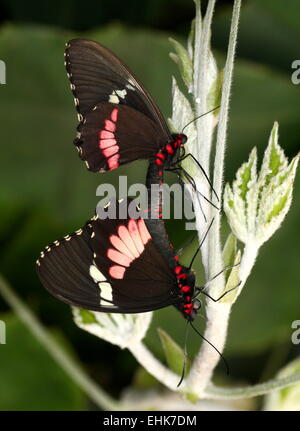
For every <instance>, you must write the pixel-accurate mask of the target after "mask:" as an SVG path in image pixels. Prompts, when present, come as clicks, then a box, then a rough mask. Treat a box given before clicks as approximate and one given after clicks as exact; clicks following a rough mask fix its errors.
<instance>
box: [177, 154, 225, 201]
mask: <svg viewBox="0 0 300 431" xmlns="http://www.w3.org/2000/svg"><path fill="white" fill-rule="evenodd" d="M188 157H191V158H192V159H193V160H194V162H195V163H196V164H197V166H198V167H199V169H200V170H201V172H202V173H203V175H204V177H205V179H206V181H207V182H208V184H209V185H210V188H211V190H212V192H213V193H214V195H215V196H216V199H217V201H218V202H219V201H220V199H219V196H218V194H217V192H216V191H215V189H214V188H213V185H212V182H211V181H210V179H209V177H208V175H207V173H206V172H205V170H204V168H203V167H202V166H201V164H200V163H199V162H198V160H197V159H196V158H195V157H194V156H193V154H191V153H188V154H185V152H184V154H183V155H182V156H181V157H180V159H179V160H178V161H177V163H181V162H182V161H183V160H185V159H187V158H188Z"/></svg>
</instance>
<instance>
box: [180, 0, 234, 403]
mask: <svg viewBox="0 0 300 431" xmlns="http://www.w3.org/2000/svg"><path fill="white" fill-rule="evenodd" d="M210 4H211V3H209V5H210ZM240 7H241V0H235V2H234V6H233V13H232V21H231V29H230V36H229V44H228V52H227V59H226V65H225V71H224V84H223V88H222V98H221V108H220V117H219V124H218V132H217V144H216V153H215V163H214V176H213V186H214V189H215V190H216V192H217V194H218V196H219V198H220V203H219V204H221V196H222V186H223V170H224V154H225V144H226V134H227V124H228V110H229V99H230V90H231V81H232V73H233V65H234V56H235V48H236V40H237V31H238V22H239V15H240ZM202 162H203V161H202V160H200V163H202ZM199 216H201V214H199V213H196V217H197V218H198V217H199ZM220 223H221V215H220V213H219V212H217V214H216V216H215V222H214V223H213V225H212V228H211V230H210V232H209V234H208V250H209V252H208V262H209V268H208V269H209V273H208V276H209V278H212V276H213V275H214V274H216V273H218V272H219V271H220V269H221V268H222V265H223V262H222V252H221V241H220ZM198 225H199V222H197V226H198ZM222 290H224V277H223V276H222V275H220V276H219V277H217V278H216V279H215V280H214V282H213V283H212V288H211V289H210V292H212V293H211V294H212V296H214V297H217V296H218V293H219V292H222ZM230 309H231V306H230V305H229V304H215V303H214V302H213V301H211V300H209V301H207V308H206V314H207V325H206V328H205V332H204V337H205V338H206V339H208V340H209V341H210V342H211V343H212V344H213V345H214V346H215V347H216V348H217V349H218V350H219V351H221V352H222V351H223V348H224V345H225V342H226V336H227V327H228V321H229V315H230ZM219 359H220V357H219V355H218V354H217V352H215V351H214V350H213V349H212V347H211V346H210V345H208V344H207V343H205V342H204V343H202V346H201V349H200V351H199V353H198V355H197V357H196V359H195V361H194V363H193V366H192V368H191V372H190V375H189V377H188V380H187V387H188V388H189V389H191V390H192V392H193V393H195V394H198V395H199V394H200V396H201V394H202V393H203V392H204V390H205V388H206V386H207V385H208V383H209V382H210V380H211V377H212V374H213V370H214V368H215V367H216V365H217V363H218V361H219Z"/></svg>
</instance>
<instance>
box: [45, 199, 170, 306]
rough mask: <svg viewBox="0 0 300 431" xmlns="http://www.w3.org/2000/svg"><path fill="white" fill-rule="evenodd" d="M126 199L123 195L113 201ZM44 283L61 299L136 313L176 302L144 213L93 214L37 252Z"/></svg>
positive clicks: (81, 304) (164, 265)
mask: <svg viewBox="0 0 300 431" xmlns="http://www.w3.org/2000/svg"><path fill="white" fill-rule="evenodd" d="M114 205H115V206H116V207H117V212H118V211H119V210H120V207H122V206H125V205H127V203H126V202H125V201H123V203H121V204H119V203H118V202H112V203H111V208H112V207H113V206H114ZM37 271H38V275H39V278H40V280H41V281H42V283H43V285H44V287H45V288H46V289H47V290H48V291H50V293H52V294H53V295H54V296H55V297H57V298H58V299H60V300H62V301H63V302H65V303H67V304H70V305H73V306H77V307H81V308H86V309H89V310H94V311H105V312H111V313H139V312H145V311H150V310H155V309H158V308H162V307H165V306H167V305H171V304H174V303H176V302H178V295H177V294H176V289H174V286H176V278H175V275H174V274H173V272H172V271H171V270H170V268H169V266H168V263H167V261H166V260H165V259H164V258H163V257H162V255H161V253H160V251H159V250H158V249H157V247H156V246H155V245H154V243H153V241H152V238H151V236H150V234H149V232H148V230H147V227H146V225H145V223H144V220H143V219H138V220H135V219H132V218H130V217H126V218H125V219H121V218H116V219H106V220H100V219H99V218H98V217H94V218H93V219H91V220H90V221H89V222H88V223H87V224H86V225H85V226H84V227H83V228H82V229H79V230H78V231H76V232H74V233H73V234H71V235H67V236H66V237H64V238H63V239H62V240H61V241H56V242H54V243H53V244H51V245H50V246H48V247H46V249H45V250H44V251H43V252H42V253H41V257H40V258H39V260H38V261H37Z"/></svg>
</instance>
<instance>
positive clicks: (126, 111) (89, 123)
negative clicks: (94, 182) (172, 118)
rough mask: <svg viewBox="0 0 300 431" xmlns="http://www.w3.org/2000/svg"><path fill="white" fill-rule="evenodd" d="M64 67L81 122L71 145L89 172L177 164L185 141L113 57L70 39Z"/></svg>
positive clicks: (95, 45)
mask: <svg viewBox="0 0 300 431" xmlns="http://www.w3.org/2000/svg"><path fill="white" fill-rule="evenodd" d="M65 65H66V69H67V74H68V77H69V80H70V85H71V90H72V92H73V95H74V99H75V105H76V108H77V111H78V118H79V121H80V124H79V126H78V128H77V130H78V132H77V137H76V139H75V141H74V143H75V145H76V146H77V147H78V150H79V153H80V157H81V159H82V160H84V161H85V162H86V165H87V167H88V169H89V170H91V171H93V172H105V171H107V170H112V169H115V168H117V167H118V166H120V165H122V164H124V163H128V162H131V161H134V160H138V159H150V158H153V157H154V158H155V160H156V163H157V164H158V165H163V166H164V167H169V166H170V164H171V162H174V161H175V160H177V159H178V156H179V152H180V148H182V147H183V144H184V143H185V141H186V139H187V138H186V136H185V135H183V134H174V135H172V134H171V132H170V130H169V128H168V126H167V124H166V122H165V120H164V118H163V116H162V114H161V112H160V111H159V109H158V107H157V105H156V104H155V103H154V101H153V100H152V98H151V96H150V95H149V93H148V92H147V91H146V90H145V88H144V87H143V86H142V85H141V84H140V83H139V82H138V80H137V79H136V78H135V77H134V75H133V74H132V73H131V72H130V71H129V69H128V68H127V67H126V66H125V65H124V64H123V63H122V62H121V60H119V59H118V58H117V57H116V56H115V55H114V54H113V53H112V52H111V51H109V50H108V49H107V48H105V47H104V46H102V45H100V44H99V43H97V42H94V41H91V40H85V39H73V40H71V41H70V42H68V43H67V48H66V51H65Z"/></svg>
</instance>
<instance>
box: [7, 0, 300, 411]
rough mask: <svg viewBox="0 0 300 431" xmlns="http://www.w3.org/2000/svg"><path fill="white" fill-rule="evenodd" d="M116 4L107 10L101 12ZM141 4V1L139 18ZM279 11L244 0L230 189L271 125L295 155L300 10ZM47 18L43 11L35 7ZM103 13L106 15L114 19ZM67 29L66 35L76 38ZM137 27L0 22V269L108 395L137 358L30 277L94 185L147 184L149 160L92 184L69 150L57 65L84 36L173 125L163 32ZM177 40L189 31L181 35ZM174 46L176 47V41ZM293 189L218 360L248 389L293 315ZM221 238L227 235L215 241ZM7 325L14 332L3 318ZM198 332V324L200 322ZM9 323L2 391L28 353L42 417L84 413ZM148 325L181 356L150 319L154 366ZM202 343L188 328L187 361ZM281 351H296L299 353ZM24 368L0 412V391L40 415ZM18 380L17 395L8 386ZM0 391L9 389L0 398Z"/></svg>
mask: <svg viewBox="0 0 300 431" xmlns="http://www.w3.org/2000/svg"><path fill="white" fill-rule="evenodd" d="M16 3H17V2H14V1H10V2H8V1H7V2H2V4H5V5H6V6H5V7H6V8H7V9H9V11H10V13H11V14H13V15H12V16H14V17H16V19H17V21H30V20H32V21H37V22H44V21H43V20H40V19H36V15H35V14H31V15H30V16H29V18H30V19H25V18H24V14H23V15H21V16H20V19H19V18H18V13H21V12H22V10H23V12H24V10H25V9H23V8H20V9H19V11H17V10H16V7H14V5H15V4H16ZM72 3H73V2H72ZM104 3H105V2H100V4H99V2H97V4H96V5H94V6H93V7H91V10H90V11H89V17H90V18H89V19H90V21H88V20H87V18H86V21H85V22H89V23H90V24H89V26H88V28H91V27H92V26H93V25H94V23H95V21H93V19H92V18H91V17H92V16H95V18H96V19H97V17H98V14H100V13H101V10H102V9H101V8H102V7H104ZM113 3H114V2H110V4H111V5H112V6H111V7H113ZM118 3H119V2H118ZM129 3H130V5H131V4H132V5H133V4H134V2H133V3H131V2H129ZM158 3H159V2H157V1H156V2H153V10H154V11H156V10H158V9H156V8H158V7H159V6H158ZM167 3H168V6H169V4H170V2H160V4H167ZM179 3H180V4H183V2H179ZM191 3H192V2H191ZM18 4H19V3H18ZM35 4H36V3H35ZM54 4H56V3H55V2H53V5H54ZM61 4H63V5H64V7H65V8H66V10H65V14H64V15H61V16H60V19H61V22H63V23H65V25H64V27H67V28H68V27H69V28H72V27H73V26H72V25H71V21H72V20H73V21H72V22H73V23H75V24H76V22H77V21H76V20H74V16H73V15H72V13H73V14H74V13H75V12H76V14H79V12H78V8H76V7H75V6H74V7H73V9H72V7H71V6H70V5H69V2H61ZM126 4H127V3H126ZM149 4H150V2H147V7H148V8H149V7H150V6H149ZM288 4H289V5H290V6H289V7H288V5H287V3H285V4H284V6H282V3H281V2H279V0H273V1H265V0H252V1H251V0H249V1H248V2H246V4H245V7H244V9H243V12H242V22H241V26H240V42H239V46H238V54H239V57H238V59H237V63H236V69H235V75H234V85H233V91H232V110H231V119H230V128H229V138H228V150H227V169H226V179H227V181H229V180H232V179H233V177H234V175H235V172H236V170H237V168H238V167H239V166H240V165H241V163H242V162H244V161H245V160H246V159H247V158H248V154H249V152H250V150H251V149H252V147H253V146H254V145H256V146H257V147H258V153H259V155H260V156H261V155H262V153H263V151H264V149H265V147H266V145H267V140H268V136H269V133H270V130H271V127H272V125H273V121H274V120H277V121H278V122H279V125H280V129H279V130H280V145H281V146H282V147H283V148H284V149H285V151H286V154H287V155H288V156H289V157H292V156H294V155H295V154H296V153H297V152H298V151H299V141H300V130H299V115H300V105H299V95H300V94H299V91H300V86H295V85H293V84H292V83H291V79H290V75H291V62H292V60H294V59H296V58H297V57H298V56H299V50H298V47H299V42H300V31H299V26H298V25H297V23H299V22H300V9H299V8H297V7H295V8H293V5H296V2H295V1H293V0H292V1H289V3H288ZM41 5H42V4H41ZM41 5H40V6H39V7H42V6H41ZM107 7H108V6H107ZM178 7H179V6H178ZM180 7H181V6H180ZM182 7H183V8H184V6H182ZM24 8H25V5H24ZM74 9H75V11H74ZM140 9H143V8H140V7H139V10H140ZM175 9H176V8H175ZM108 10H109V11H111V9H108ZM176 10H177V9H176ZM70 11H71V12H70ZM95 11H96V12H95ZM172 11H173V8H172ZM46 12H47V9H44V13H45V14H46ZM229 12H230V9H227V8H225V7H224V8H221V9H220V11H219V13H217V14H216V18H215V22H214V33H213V34H214V44H215V46H216V47H217V48H218V50H217V52H216V55H217V59H218V63H219V66H220V67H222V66H223V64H224V50H225V48H226V42H227V31H228V25H229ZM107 13H108V12H107ZM128 13H129V12H128ZM145 13H148V12H145ZM80 14H82V16H83V18H84V17H85V16H86V14H87V11H86V8H84V12H82V9H80ZM94 14H95V15H94ZM149 14H150V12H149ZM168 14H169V10H168ZM58 15H59V14H58ZM150 15H151V14H150ZM66 16H68V18H66ZM109 16H110V17H111V19H112V20H113V19H114V15H113V13H111V14H110V15H109ZM48 17H49V20H48V21H46V22H48V23H50V22H53V23H54V24H56V25H59V23H58V22H57V21H55V20H54V18H53V14H52V15H51V14H50V15H48ZM51 17H52V18H51ZM52 19H53V21H51V20H52ZM151 19H153V18H151ZM170 19H171V18H170V17H169V20H170ZM68 20H70V21H68ZM132 20H133V21H132V22H135V21H134V20H138V18H136V16H135V15H133V18H132ZM129 22H130V19H129ZM149 22H150V23H151V22H152V21H151V20H150V21H149ZM75 24H74V28H78V27H76V25H77V24H76V25H75ZM138 24H139V25H138V26H136V25H135V26H132V27H126V26H124V25H121V24H118V23H114V24H111V25H108V26H106V27H103V28H101V30H93V31H88V32H86V33H84V34H79V33H78V32H77V33H71V32H70V31H69V30H63V29H62V30H58V29H57V28H54V27H50V26H47V27H46V26H42V25H28V24H26V25H24V24H23V25H21V24H19V25H14V24H11V23H8V24H5V25H3V26H2V28H1V29H0V52H1V59H2V60H4V61H5V62H6V65H7V84H6V85H2V86H1V87H0V92H1V99H0V100H1V102H0V115H1V122H0V128H1V145H2V153H1V156H2V169H1V171H0V213H1V223H0V240H1V250H0V253H1V255H0V257H1V260H0V265H1V268H0V270H1V272H3V274H4V275H5V276H6V277H7V278H8V279H9V281H10V282H11V284H12V285H13V286H14V287H15V289H16V291H17V292H18V294H20V295H21V296H22V297H23V298H25V299H26V301H27V303H28V304H29V305H30V307H31V308H32V309H33V310H34V311H35V312H36V313H38V314H39V316H40V317H41V318H42V320H43V322H44V323H45V324H47V325H51V326H56V327H60V329H61V331H62V332H64V335H65V337H66V338H67V339H68V340H70V342H71V343H72V344H73V345H74V346H75V348H76V351H77V352H78V354H79V356H80V359H81V360H82V361H83V362H84V363H85V365H86V367H87V368H88V370H89V371H90V373H91V375H92V376H93V377H94V378H96V379H97V381H98V382H100V383H101V384H103V385H104V386H105V387H107V389H108V390H110V391H111V392H113V393H118V392H119V390H120V389H121V388H122V387H124V385H126V384H129V382H130V380H131V377H132V375H133V373H134V370H135V368H136V364H135V361H134V359H132V358H131V356H130V354H129V353H128V352H122V351H120V350H119V349H117V348H115V347H113V346H110V345H109V344H107V343H104V342H102V341H100V340H99V339H96V338H93V337H92V336H90V335H88V334H85V333H83V332H81V331H79V330H78V329H77V328H75V326H74V325H73V323H72V321H71V313H70V311H69V309H68V307H67V306H65V305H64V304H61V303H60V302H58V301H56V300H55V299H53V298H52V297H50V295H48V293H46V292H45V291H44V290H43V288H42V286H41V285H40V283H39V281H38V280H37V277H36V274H35V259H36V257H37V256H38V254H39V252H40V250H41V249H42V248H44V246H45V245H46V244H47V243H49V242H52V241H53V240H55V239H57V238H59V237H60V236H62V235H65V234H66V233H68V232H71V231H72V230H74V229H77V228H78V227H79V226H81V225H82V224H83V223H84V222H85V221H86V220H87V218H89V217H90V216H91V215H92V214H93V212H94V208H95V206H96V203H97V202H98V200H99V197H96V196H95V190H96V187H97V185H99V184H100V183H101V182H106V183H113V184H118V175H128V184H132V183H135V182H143V181H144V178H145V169H146V163H145V162H137V163H134V164H132V165H130V166H125V167H122V168H120V169H119V170H118V172H113V173H107V174H105V175H93V174H92V173H89V172H87V171H86V168H85V166H84V164H83V163H82V162H81V161H80V160H79V158H78V155H77V151H76V149H75V148H74V147H73V145H72V140H73V138H74V136H75V127H76V125H77V121H76V115H75V109H74V105H73V100H72V95H71V92H70V89H69V83H68V80H67V78H66V75H65V70H64V66H63V50H64V43H65V42H66V41H67V40H68V39H70V38H72V37H79V36H84V37H88V38H92V39H95V40H98V41H99V42H101V43H103V44H104V45H107V46H108V47H109V48H110V49H111V50H112V51H114V52H115V53H116V54H117V55H119V56H120V57H121V58H122V59H124V61H125V62H126V63H127V64H128V65H129V66H130V67H131V69H133V70H134V71H135V73H136V74H137V76H139V77H140V78H141V80H142V82H143V83H144V84H145V86H146V87H147V88H148V89H149V91H150V93H151V94H152V95H153V97H154V99H155V100H156V101H157V103H158V104H159V106H160V107H161V109H162V111H163V112H164V114H165V115H169V114H170V110H171V106H170V101H171V75H172V74H174V73H176V66H175V65H174V64H173V63H172V61H171V60H170V59H169V57H168V53H169V51H170V45H169V43H168V37H169V36H171V34H170V32H165V33H163V32H161V31H160V32H158V31H154V30H149V29H148V30H144V29H141V28H140V27H141V25H140V22H138ZM86 25H87V24H85V26H86ZM145 25H146V24H145ZM94 26H96V25H94ZM136 27H138V28H136ZM82 28H85V27H82ZM172 28H173V27H172ZM174 30H175V29H174ZM184 31H185V33H187V31H188V29H187V27H185V28H184ZM172 36H175V38H176V37H177V38H178V36H176V35H174V34H172ZM170 180H172V177H170ZM297 182H298V185H297V184H296V186H295V190H296V192H295V202H294V204H293V206H292V209H291V211H290V214H289V215H288V217H287V220H286V221H285V222H284V224H283V227H282V229H281V230H280V231H279V232H278V233H276V235H275V236H274V237H273V238H272V239H271V240H270V241H269V242H268V243H267V244H265V245H264V246H263V248H262V250H261V252H260V256H259V259H258V261H257V264H256V266H255V268H254V270H253V273H252V274H251V277H250V278H249V281H248V282H247V286H246V287H245V289H244V291H243V293H242V295H241V297H240V298H239V300H238V301H237V303H236V304H235V305H234V309H233V313H232V320H231V324H230V329H229V337H228V343H227V347H226V352H225V355H226V357H227V358H228V359H229V361H230V363H231V364H233V365H234V366H231V375H232V377H233V378H234V377H235V376H242V377H243V379H244V380H246V379H248V380H250V381H251V380H253V381H257V379H258V377H259V375H260V373H261V372H262V369H263V367H264V362H265V361H266V360H267V357H268V352H269V351H272V352H273V351H274V345H275V346H276V344H277V343H281V342H284V341H286V340H289V338H290V335H291V328H290V327H291V322H292V321H293V320H295V319H297V318H298V319H299V306H298V301H297V298H298V297H299V292H298V289H299V271H298V267H297V264H298V262H299V245H298V243H297V241H296V238H299V233H300V225H299V216H298V214H299V211H300V202H299V199H298V198H297V197H296V195H297V190H298V187H299V183H300V181H299V178H298V181H297ZM167 229H168V231H169V233H170V236H171V238H172V240H173V241H174V243H175V245H176V246H180V245H181V244H182V243H183V242H184V240H185V239H186V238H185V237H186V234H185V232H184V231H183V230H182V229H183V223H182V222H180V221H176V222H172V221H170V222H168V223H167ZM228 233H229V230H228V228H226V226H225V228H224V240H225V239H226V237H227V235H228ZM194 249H195V243H194V246H190V247H188V249H187V251H186V252H185V254H184V256H183V261H186V262H188V261H189V260H190V258H191V256H192V254H193V251H194ZM196 269H197V267H196ZM200 274H201V273H200ZM201 282H202V283H203V279H202V280H201V277H200V276H199V277H198V285H200V283H201ZM0 307H1V309H2V310H6V309H7V308H6V305H5V304H4V303H3V302H1V299H0ZM11 319H12V320H11ZM5 320H6V317H5ZM8 321H9V322H11V321H12V322H13V318H9V320H8ZM196 324H197V326H199V325H201V323H200V322H197V323H196ZM18 325H19V324H18V323H12V329H11V330H9V332H8V336H7V340H8V341H7V345H6V346H0V350H1V355H0V360H1V361H2V362H1V366H0V380H1V381H3V378H4V376H6V380H5V381H6V382H7V385H10V384H12V383H10V379H12V380H11V381H13V377H14V376H13V374H14V373H12V372H11V371H10V369H11V356H10V353H9V351H8V349H13V348H16V352H15V353H13V352H12V353H11V354H12V355H13V354H14V355H15V361H16V364H17V362H18V357H19V358H22V360H23V358H25V357H26V358H27V359H26V362H28V363H30V362H31V361H32V366H33V368H32V371H30V373H31V374H30V378H31V380H32V385H37V384H38V382H39V381H41V380H42V379H44V380H45V379H49V381H48V380H47V383H45V386H46V384H47V389H48V393H49V397H50V395H51V394H53V399H52V400H51V401H50V400H49V401H48V406H49V408H53V409H54V408H55V406H56V407H57V406H58V405H60V406H64V407H63V408H81V407H80V406H82V404H81V403H82V401H80V397H79V395H78V397H77V395H76V391H75V389H74V396H73V398H72V397H71V396H70V393H69V392H68V390H69V389H68V388H70V385H71V384H70V383H68V382H67V383H66V382H65V381H64V379H63V377H62V376H61V377H57V378H53V379H51V378H50V377H51V375H52V374H50V371H49V374H48V368H49V367H48V365H46V364H45V363H44V361H46V358H44V359H43V360H42V359H41V361H39V359H38V358H39V355H41V356H42V355H43V352H40V351H39V350H41V349H38V347H37V346H33V347H32V350H30V349H31V347H30V349H29V347H28V348H27V345H26V343H27V341H26V340H27V338H28V340H31V336H30V335H29V334H28V333H27V329H25V328H22V329H21V328H20V327H19V326H18ZM157 326H159V327H162V328H163V329H164V330H165V331H167V332H168V333H169V334H170V335H171V336H172V338H174V340H176V342H177V343H178V344H179V345H181V346H182V344H183V342H184V331H185V325H184V321H183V319H182V317H181V316H180V315H179V313H178V312H177V311H176V310H175V309H173V308H168V309H165V310H160V311H157V312H155V318H154V322H153V324H152V327H151V329H150V331H149V334H148V336H147V340H146V342H147V344H148V345H149V346H150V347H151V348H152V349H153V350H154V351H155V352H156V353H157V354H158V355H160V356H161V357H162V358H163V357H164V356H163V352H162V348H161V345H160V342H159V338H158V335H157V332H156V328H157ZM23 342H24V343H23ZM30 343H31V344H34V342H33V340H31V341H28V344H30ZM31 344H30V345H31ZM199 344H200V339H199V337H198V336H196V335H195V334H193V333H192V332H191V331H190V334H189V338H188V350H189V353H190V354H191V355H192V354H193V353H195V351H196V350H197V349H198V346H199ZM16 346H18V347H16ZM5 349H7V351H6V350H5ZM2 350H3V352H4V353H3V354H2ZM26 355H27V356H26ZM44 355H46V354H44ZM290 355H292V356H293V355H295V350H292V351H291V352H290ZM24 360H25V359H24ZM49 361H51V360H50V359H49ZM16 366H17V365H16ZM30 369H31V368H30ZM49 369H50V368H49ZM28 370H29V368H28ZM34 370H35V372H33V371H34ZM45 370H47V371H45ZM221 370H222V368H220V371H221ZM275 371H276V370H273V372H275ZM26 372H27V371H26V370H25V369H24V368H23V373H24V374H25V376H23V377H22V376H21V375H20V378H19V379H20V380H19V381H20V382H24V383H19V391H20V394H17V392H18V391H17V389H16V388H17V387H16V386H12V388H15V389H14V390H15V393H14V395H13V396H11V398H9V397H8V398H7V401H5V402H4V398H3V401H2V398H1V397H4V395H3V394H0V409H3V408H7V409H10V408H11V409H13V408H19V409H21V408H24V409H26V408H30V406H31V408H46V406H45V404H42V403H43V402H44V398H43V396H42V395H41V397H40V399H39V398H38V396H37V397H36V396H35V395H34V399H32V405H30V406H29V402H30V400H22V396H23V397H24V398H26V394H25V393H24V395H22V393H21V390H24V391H25V389H24V387H23V388H21V386H22V385H26V384H27V381H26V380H24V379H25V377H26ZM21 373H22V371H21V369H20V374H21ZM51 373H52V371H51ZM53 373H54V374H55V370H54V371H53ZM9 376H11V377H9ZM49 376H50V377H49ZM14 384H15V385H17V382H15V383H14ZM5 387H6V386H5ZM8 388H9V386H8ZM8 388H7V389H5V390H7V391H8ZM12 390H13V389H12ZM32 390H33V389H32ZM60 391H61V393H62V395H61V400H60V401H59V398H58V401H57V404H55V403H56V401H55V395H56V393H57V392H60ZM64 391H65V392H64ZM45 396H46V395H45ZM63 399H64V400H65V401H64V400H63ZM9 400H11V401H9ZM24 403H27V404H24ZM45 403H46V401H45Z"/></svg>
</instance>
